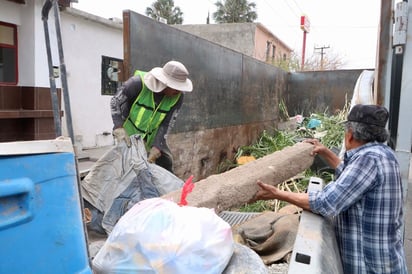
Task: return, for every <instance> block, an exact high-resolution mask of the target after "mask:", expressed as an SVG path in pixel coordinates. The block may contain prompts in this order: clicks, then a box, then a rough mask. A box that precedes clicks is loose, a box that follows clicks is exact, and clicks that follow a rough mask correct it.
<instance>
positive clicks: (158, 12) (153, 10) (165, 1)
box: [146, 0, 183, 25]
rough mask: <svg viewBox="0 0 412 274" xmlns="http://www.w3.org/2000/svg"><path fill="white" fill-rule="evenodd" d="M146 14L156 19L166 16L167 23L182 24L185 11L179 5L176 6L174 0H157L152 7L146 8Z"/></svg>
mask: <svg viewBox="0 0 412 274" xmlns="http://www.w3.org/2000/svg"><path fill="white" fill-rule="evenodd" d="M146 15H147V16H149V17H150V18H153V19H155V20H159V19H160V18H164V19H166V20H167V24H170V25H173V24H182V23H183V12H182V11H181V10H180V8H179V7H175V3H174V1H173V0H157V1H156V2H153V3H152V6H151V7H147V8H146Z"/></svg>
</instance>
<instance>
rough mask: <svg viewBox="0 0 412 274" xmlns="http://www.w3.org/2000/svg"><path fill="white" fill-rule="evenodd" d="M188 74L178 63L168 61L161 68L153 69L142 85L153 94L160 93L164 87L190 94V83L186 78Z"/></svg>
mask: <svg viewBox="0 0 412 274" xmlns="http://www.w3.org/2000/svg"><path fill="white" fill-rule="evenodd" d="M188 76H189V72H188V70H187V69H186V67H185V66H184V65H183V64H182V63H180V62H178V61H169V62H167V63H166V64H165V65H164V66H163V68H160V67H155V68H153V69H152V70H150V71H149V72H148V73H146V75H145V76H144V79H143V80H144V83H145V84H146V86H147V87H148V88H149V89H150V90H152V91H153V92H156V93H158V92H161V91H162V90H164V89H165V88H166V87H170V88H172V89H175V90H178V91H183V92H191V91H192V90H193V84H192V81H191V80H190V79H189V78H188Z"/></svg>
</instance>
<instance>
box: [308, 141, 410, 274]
mask: <svg viewBox="0 0 412 274" xmlns="http://www.w3.org/2000/svg"><path fill="white" fill-rule="evenodd" d="M335 175H336V180H335V181H334V182H331V183H329V184H327V185H326V186H325V188H324V189H323V190H322V191H318V192H310V193H309V204H310V208H311V209H312V211H313V212H315V213H318V214H321V215H323V216H327V217H332V218H333V220H334V222H335V233H336V238H337V241H338V245H339V249H340V253H341V257H342V264H343V269H344V272H345V273H350V274H356V273H362V274H363V273H408V272H407V268H406V261H405V255H404V249H403V236H402V235H403V234H402V229H403V187H402V180H401V177H400V176H401V175H400V171H399V164H398V162H397V160H396V158H395V154H394V153H393V151H392V150H391V149H390V148H389V147H388V146H386V145H384V144H380V143H377V142H371V143H367V144H365V145H363V146H361V147H358V148H356V149H352V150H349V151H347V152H346V153H345V156H344V161H343V162H342V163H341V164H340V165H339V166H338V167H337V169H336V171H335Z"/></svg>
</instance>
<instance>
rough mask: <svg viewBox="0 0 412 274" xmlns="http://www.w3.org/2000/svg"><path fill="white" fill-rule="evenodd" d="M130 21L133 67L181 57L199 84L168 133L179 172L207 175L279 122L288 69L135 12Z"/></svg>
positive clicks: (127, 48)
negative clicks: (286, 70) (280, 104)
mask: <svg viewBox="0 0 412 274" xmlns="http://www.w3.org/2000/svg"><path fill="white" fill-rule="evenodd" d="M124 20H125V21H124V28H125V29H124V31H125V37H129V38H127V39H129V42H127V43H125V49H124V51H125V52H129V53H130V57H129V58H128V60H127V58H126V57H125V64H128V66H129V69H130V71H134V69H137V68H139V69H143V70H149V69H151V68H152V67H154V66H162V65H163V64H164V63H165V62H167V61H169V60H171V59H175V60H178V61H181V62H182V63H184V64H185V65H186V67H187V68H188V70H189V72H190V78H191V80H192V81H193V83H194V90H193V92H192V93H188V94H186V95H185V102H184V105H183V107H182V110H181V113H180V115H179V117H178V121H177V122H176V125H175V127H174V128H173V130H172V134H170V135H169V138H168V140H169V145H170V147H171V150H172V152H173V153H174V156H175V172H176V174H178V176H180V177H182V178H185V177H188V176H189V175H190V174H194V175H195V176H196V179H201V178H204V177H207V176H208V175H210V174H213V173H215V172H216V168H217V166H218V164H219V162H221V161H222V160H223V159H225V158H228V159H233V156H234V153H235V152H236V150H237V148H238V147H239V146H242V145H246V144H250V143H252V142H254V141H255V140H256V138H257V137H258V136H259V135H260V134H261V132H262V131H263V130H264V129H269V128H275V127H276V125H277V122H278V117H279V116H278V104H279V98H280V97H281V96H283V92H285V91H286V83H287V76H288V75H287V73H286V72H284V71H282V70H280V69H277V68H275V67H273V66H271V65H268V64H266V63H264V62H261V61H258V60H256V59H254V58H252V57H249V56H246V55H243V54H241V53H239V52H236V51H233V50H230V49H228V48H225V47H222V46H220V45H217V44H215V43H212V42H210V41H208V40H205V39H202V38H199V37H198V36H194V35H192V34H190V33H187V32H184V31H181V30H178V29H176V28H174V27H171V26H168V25H165V24H162V23H159V22H156V21H154V20H152V19H150V18H147V17H145V16H142V15H139V14H137V13H134V12H131V11H130V12H129V13H128V14H127V15H126V16H124Z"/></svg>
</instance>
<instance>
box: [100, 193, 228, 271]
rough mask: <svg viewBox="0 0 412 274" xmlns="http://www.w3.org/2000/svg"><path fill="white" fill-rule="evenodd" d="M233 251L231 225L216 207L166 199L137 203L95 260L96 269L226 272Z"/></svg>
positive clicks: (124, 216) (121, 219)
mask: <svg viewBox="0 0 412 274" xmlns="http://www.w3.org/2000/svg"><path fill="white" fill-rule="evenodd" d="M233 251H234V241H233V237H232V231H231V227H230V225H229V224H228V223H227V222H225V221H224V220H222V219H221V218H220V217H219V216H217V215H216V213H215V212H214V210H213V209H209V208H197V207H191V206H183V207H182V206H179V205H177V204H176V203H174V202H172V201H169V200H165V199H162V198H151V199H146V200H143V201H141V202H139V203H137V204H136V205H134V206H133V207H132V208H131V209H130V210H129V211H128V212H126V214H125V215H123V216H122V217H121V218H120V220H119V222H118V223H117V224H116V226H115V227H114V229H113V231H112V232H111V234H110V235H109V238H108V239H107V241H106V242H105V244H104V245H103V247H102V248H101V249H100V251H99V252H98V253H97V255H96V257H95V258H94V260H93V268H94V270H95V271H96V273H158V274H173V273H176V274H184V273H202V274H212V273H213V274H214V273H222V272H223V270H224V269H225V267H226V265H227V264H228V262H229V260H230V258H231V256H232V254H233Z"/></svg>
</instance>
